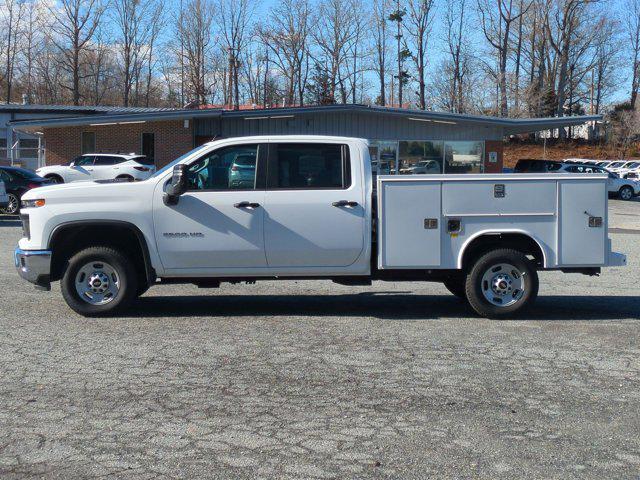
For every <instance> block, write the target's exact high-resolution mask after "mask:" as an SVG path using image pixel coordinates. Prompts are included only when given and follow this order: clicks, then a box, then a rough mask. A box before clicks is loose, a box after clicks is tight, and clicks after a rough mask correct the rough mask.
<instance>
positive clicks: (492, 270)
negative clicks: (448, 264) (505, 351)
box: [465, 249, 538, 318]
mask: <svg viewBox="0 0 640 480" xmlns="http://www.w3.org/2000/svg"><path fill="white" fill-rule="evenodd" d="M465 290H466V295H467V300H468V301H469V304H470V305H471V307H472V308H473V309H474V310H475V311H476V313H478V315H481V316H483V317H487V318H507V317H513V316H515V315H516V314H518V313H520V312H522V310H523V309H525V308H526V307H528V306H529V305H531V303H532V302H533V301H534V300H535V299H536V297H537V296H538V272H537V271H536V268H535V265H534V264H533V262H531V261H530V260H529V259H528V258H527V257H526V256H525V255H524V254H523V253H522V252H519V251H517V250H511V249H500V250H494V251H491V252H489V253H486V254H484V255H483V256H481V257H480V258H479V259H478V260H477V261H476V262H475V264H474V265H473V268H472V269H471V272H470V273H469V275H468V276H467V281H466V285H465Z"/></svg>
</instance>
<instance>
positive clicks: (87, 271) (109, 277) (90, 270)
mask: <svg viewBox="0 0 640 480" xmlns="http://www.w3.org/2000/svg"><path fill="white" fill-rule="evenodd" d="M76 292H77V293H78V296H79V297H80V298H81V299H82V300H83V301H85V302H87V303H88V304H90V305H106V304H107V303H109V302H112V301H113V300H114V299H115V298H116V297H117V296H118V293H119V292H120V276H119V275H118V272H117V271H116V269H115V268H113V267H112V266H111V265H109V264H108V263H105V262H100V261H94V262H89V263H86V264H85V265H84V266H83V267H82V268H81V269H80V270H78V273H77V274H76Z"/></svg>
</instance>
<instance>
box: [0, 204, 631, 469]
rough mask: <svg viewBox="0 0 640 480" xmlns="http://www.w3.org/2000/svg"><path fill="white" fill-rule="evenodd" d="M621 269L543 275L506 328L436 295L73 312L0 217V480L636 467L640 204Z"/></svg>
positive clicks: (178, 298) (292, 287)
mask: <svg viewBox="0 0 640 480" xmlns="http://www.w3.org/2000/svg"><path fill="white" fill-rule="evenodd" d="M610 211H611V225H610V226H611V227H612V230H611V232H612V233H611V238H612V239H613V245H614V249H615V250H617V251H621V252H625V253H627V254H628V256H629V260H630V262H629V263H630V265H629V266H628V267H627V268H616V269H606V270H605V271H604V272H603V275H602V276H601V277H599V278H593V277H585V276H580V275H576V274H571V275H565V274H561V273H556V272H552V273H542V274H541V289H540V298H539V300H538V302H537V304H536V307H535V308H534V309H533V310H532V311H531V312H530V313H529V315H528V316H527V317H526V318H524V319H521V320H517V321H491V320H484V319H479V318H477V317H475V316H474V315H473V313H472V312H471V310H470V309H469V308H468V307H467V306H465V305H464V304H463V303H461V302H460V301H458V300H457V299H456V298H455V297H453V296H451V295H449V294H447V292H446V290H445V289H444V287H441V286H440V285H438V284H428V283H398V284H387V283H376V284H375V285H374V286H373V287H345V286H339V285H334V284H332V283H329V282H311V281H300V282H282V283H275V282H263V283H257V284H256V285H223V287H222V288H220V289H219V290H198V289H197V288H196V287H191V286H163V287H157V288H153V289H151V290H150V291H149V292H148V293H147V294H146V295H145V296H144V297H142V299H141V300H140V301H139V302H138V304H137V305H136V307H135V308H134V310H133V311H132V315H131V316H129V317H126V318H112V319H85V318H82V317H80V316H78V315H76V314H74V313H72V312H71V311H70V310H69V309H68V308H67V306H66V305H65V303H64V301H63V300H62V297H61V296H60V290H59V286H58V285H57V284H55V285H54V287H53V290H52V291H51V292H48V293H47V292H39V291H36V290H34V289H33V288H31V286H30V285H28V284H26V283H24V282H22V281H21V280H20V279H19V278H18V277H17V274H16V273H15V271H14V268H13V263H12V252H13V247H14V245H15V243H16V241H17V240H18V238H19V236H20V227H19V225H18V222H17V221H16V220H14V219H8V218H4V219H0V285H2V288H1V289H0V477H2V478H22V477H30V476H33V477H38V478H65V479H66V478H78V477H82V478H85V477H97V476H107V475H112V476H114V477H116V478H368V477H374V478H438V477H440V478H444V477H447V478H451V477H453V478H491V479H494V478H505V479H507V478H508V479H512V478H523V477H526V478H563V479H567V478H638V474H639V472H640V328H639V327H640V285H639V282H638V278H639V276H640V202H627V203H623V202H618V201H611V202H610Z"/></svg>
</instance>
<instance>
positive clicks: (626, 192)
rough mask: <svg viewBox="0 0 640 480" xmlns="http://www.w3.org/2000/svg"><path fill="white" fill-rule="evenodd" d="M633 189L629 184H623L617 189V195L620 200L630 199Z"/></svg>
mask: <svg viewBox="0 0 640 480" xmlns="http://www.w3.org/2000/svg"><path fill="white" fill-rule="evenodd" d="M633 195H634V191H633V188H631V187H630V186H629V185H624V186H623V187H621V188H620V190H619V191H618V197H620V200H631V199H632V198H633Z"/></svg>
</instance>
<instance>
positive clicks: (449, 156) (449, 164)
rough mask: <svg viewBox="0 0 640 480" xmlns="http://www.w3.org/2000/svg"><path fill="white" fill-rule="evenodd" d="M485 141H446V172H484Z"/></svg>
mask: <svg viewBox="0 0 640 480" xmlns="http://www.w3.org/2000/svg"><path fill="white" fill-rule="evenodd" d="M483 150H484V143H483V142H445V144H444V160H445V168H444V171H445V173H482V171H483V168H482V167H483V165H482V158H483Z"/></svg>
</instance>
